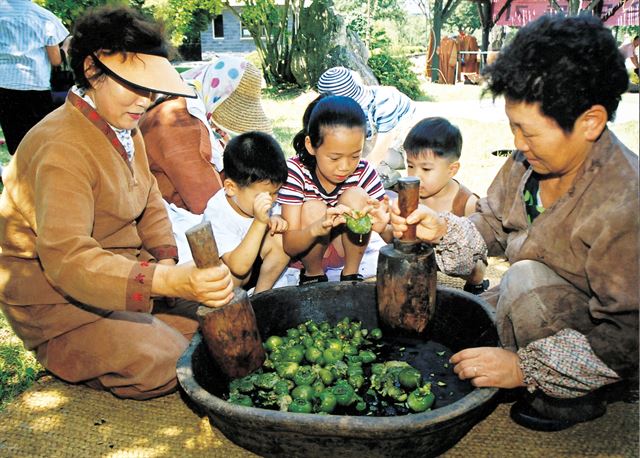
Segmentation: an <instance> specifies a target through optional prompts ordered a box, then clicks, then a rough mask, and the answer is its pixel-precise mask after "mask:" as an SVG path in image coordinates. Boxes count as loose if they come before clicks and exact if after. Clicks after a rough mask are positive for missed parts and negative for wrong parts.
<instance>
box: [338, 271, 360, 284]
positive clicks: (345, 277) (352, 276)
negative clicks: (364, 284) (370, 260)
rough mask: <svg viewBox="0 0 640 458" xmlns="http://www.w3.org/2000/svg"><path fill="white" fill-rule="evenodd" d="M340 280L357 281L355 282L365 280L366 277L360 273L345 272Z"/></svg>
mask: <svg viewBox="0 0 640 458" xmlns="http://www.w3.org/2000/svg"><path fill="white" fill-rule="evenodd" d="M340 281H355V282H359V281H364V277H363V276H362V275H360V274H350V275H344V274H342V273H341V274H340Z"/></svg>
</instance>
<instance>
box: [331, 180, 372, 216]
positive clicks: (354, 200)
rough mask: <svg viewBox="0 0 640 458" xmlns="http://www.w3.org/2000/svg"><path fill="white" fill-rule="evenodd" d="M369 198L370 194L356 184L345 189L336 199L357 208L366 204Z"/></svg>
mask: <svg viewBox="0 0 640 458" xmlns="http://www.w3.org/2000/svg"><path fill="white" fill-rule="evenodd" d="M369 198H370V196H369V194H367V191H365V190H364V189H362V188H360V187H357V186H356V187H353V188H349V189H347V190H345V191H344V192H343V193H342V195H341V196H340V198H339V199H338V203H341V204H343V205H346V206H347V207H349V208H353V209H354V210H359V209H361V208H364V207H365V205H367V201H368V200H369Z"/></svg>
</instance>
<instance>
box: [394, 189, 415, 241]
mask: <svg viewBox="0 0 640 458" xmlns="http://www.w3.org/2000/svg"><path fill="white" fill-rule="evenodd" d="M419 198H420V178H418V177H401V178H400V179H399V180H398V206H399V207H400V216H402V217H403V218H406V217H407V216H409V215H410V214H411V213H413V211H414V210H415V209H416V208H418V200H419ZM400 240H401V241H403V242H415V241H416V225H415V224H409V225H408V228H407V230H406V232H405V233H404V234H402V237H400Z"/></svg>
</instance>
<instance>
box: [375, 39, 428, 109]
mask: <svg viewBox="0 0 640 458" xmlns="http://www.w3.org/2000/svg"><path fill="white" fill-rule="evenodd" d="M368 65H369V67H371V70H373V73H374V74H375V75H376V77H377V78H378V81H380V84H381V85H383V86H395V87H396V88H397V89H398V90H399V91H400V92H403V93H405V94H406V95H408V96H409V97H410V98H411V99H413V100H416V99H418V98H420V97H422V96H423V94H422V90H421V89H420V81H418V77H417V76H416V74H415V73H414V72H413V69H412V68H411V62H410V61H409V59H407V58H406V57H394V56H392V55H391V54H389V52H388V51H386V50H378V52H376V53H375V54H374V55H373V56H371V57H370V58H369V62H368Z"/></svg>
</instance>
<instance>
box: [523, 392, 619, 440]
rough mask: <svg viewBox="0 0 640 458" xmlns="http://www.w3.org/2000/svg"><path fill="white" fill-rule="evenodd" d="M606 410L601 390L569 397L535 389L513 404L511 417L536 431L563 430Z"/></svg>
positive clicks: (592, 418) (600, 414)
mask: <svg viewBox="0 0 640 458" xmlns="http://www.w3.org/2000/svg"><path fill="white" fill-rule="evenodd" d="M606 411H607V401H606V398H605V396H604V390H602V389H600V390H596V391H592V392H591V393H589V394H586V395H584V396H581V397H578V398H566V399H560V398H553V397H551V396H547V395H546V394H544V393H542V392H535V393H532V394H529V393H527V394H526V395H525V398H523V399H521V400H519V401H517V402H516V403H515V404H513V405H512V406H511V419H512V420H513V421H515V422H516V423H518V424H519V425H520V426H524V427H525V428H529V429H533V430H534V431H562V430H563V429H567V428H570V427H571V426H573V425H575V424H576V423H581V422H584V421H591V420H594V419H596V418H598V417H601V416H602V415H604V414H605V413H606Z"/></svg>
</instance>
